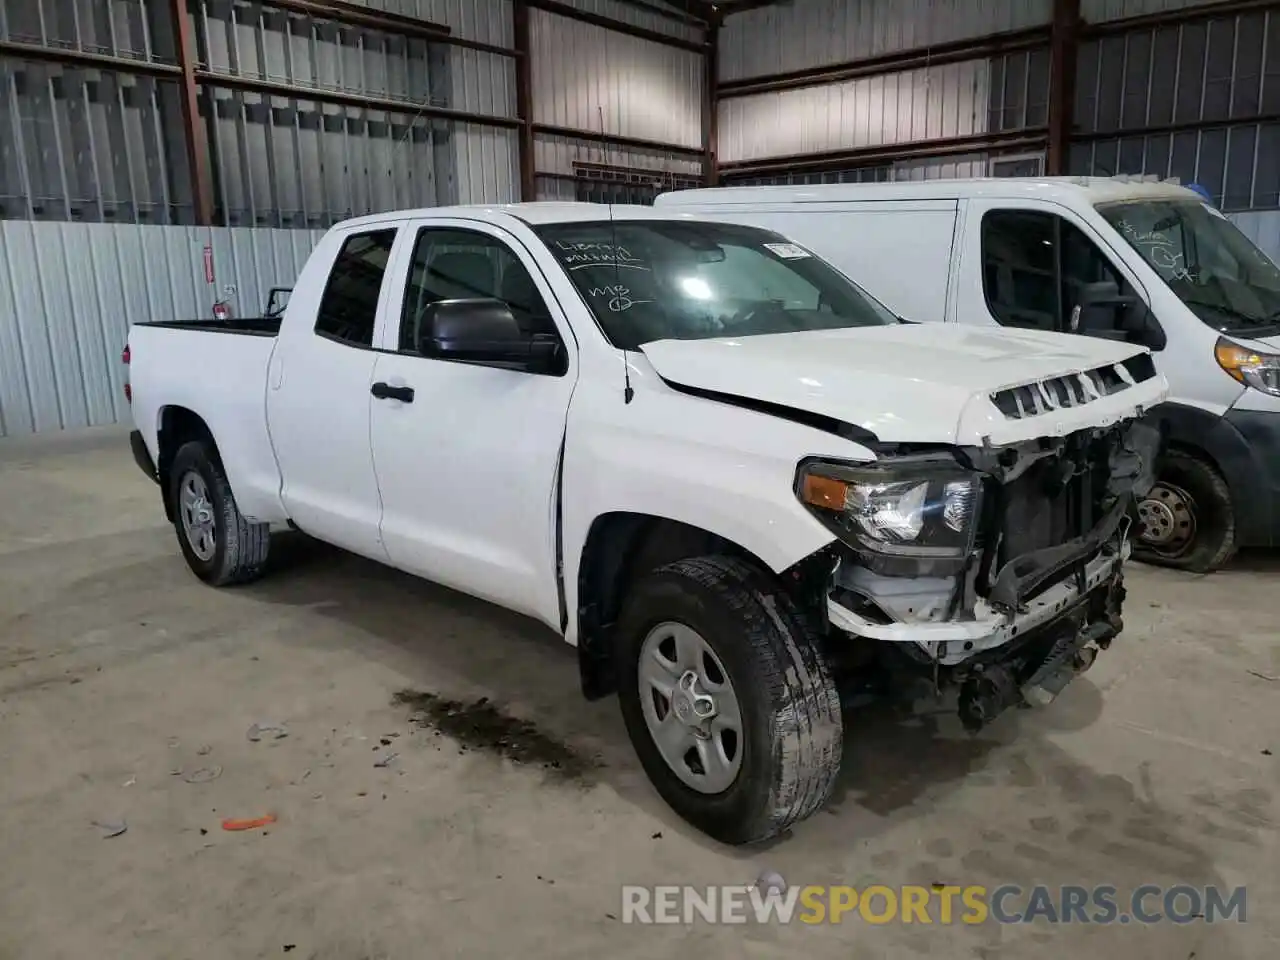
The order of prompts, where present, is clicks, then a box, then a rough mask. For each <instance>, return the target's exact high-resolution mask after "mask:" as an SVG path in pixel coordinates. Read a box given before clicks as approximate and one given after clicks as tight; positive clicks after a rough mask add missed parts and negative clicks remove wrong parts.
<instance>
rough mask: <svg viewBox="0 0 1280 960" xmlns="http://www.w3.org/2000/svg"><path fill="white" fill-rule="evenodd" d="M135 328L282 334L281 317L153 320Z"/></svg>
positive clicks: (265, 334)
mask: <svg viewBox="0 0 1280 960" xmlns="http://www.w3.org/2000/svg"><path fill="white" fill-rule="evenodd" d="M134 326H135V327H162V328H165V329H168V330H201V331H203V332H205V333H239V334H244V335H246V336H250V337H274V336H276V334H278V333H279V332H280V318H279V317H235V318H233V319H231V320H152V321H149V322H146V323H135V324H134Z"/></svg>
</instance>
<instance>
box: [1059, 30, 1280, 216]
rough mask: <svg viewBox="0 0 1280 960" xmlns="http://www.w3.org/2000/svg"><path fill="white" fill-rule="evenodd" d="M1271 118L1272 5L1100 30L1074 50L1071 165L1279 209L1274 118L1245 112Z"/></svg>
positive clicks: (1230, 204)
mask: <svg viewBox="0 0 1280 960" xmlns="http://www.w3.org/2000/svg"><path fill="white" fill-rule="evenodd" d="M1277 115H1280V11H1276V10H1272V11H1265V10H1256V11H1250V12H1246V13H1242V14H1238V15H1232V16H1224V17H1214V18H1211V19H1202V20H1196V21H1192V22H1187V23H1182V24H1175V25H1171V26H1164V27H1159V28H1157V29H1149V28H1148V29H1140V30H1131V31H1128V32H1125V33H1122V34H1118V35H1114V36H1106V37H1103V38H1101V39H1100V40H1093V41H1090V42H1089V43H1086V44H1084V45H1083V46H1082V48H1081V50H1080V63H1079V69H1078V86H1077V97H1076V110H1075V120H1076V126H1077V129H1078V130H1079V139H1078V140H1077V142H1076V143H1075V144H1074V145H1073V147H1072V149H1071V155H1070V172H1071V173H1081V174H1087V173H1098V174H1103V175H1108V174H1114V173H1149V174H1158V175H1160V176H1162V177H1168V176H1175V177H1179V178H1181V179H1182V180H1184V181H1186V182H1195V183H1200V184H1203V185H1204V186H1205V187H1207V188H1208V189H1209V191H1210V192H1211V193H1212V194H1213V195H1214V197H1215V199H1216V202H1217V203H1218V204H1219V205H1220V206H1221V207H1222V208H1223V209H1224V210H1228V211H1231V210H1249V209H1265V208H1274V207H1280V123H1275V122H1262V123H1259V122H1257V121H1256V119H1254V118H1258V117H1266V116H1269V117H1275V116H1277ZM1189 124H1199V125H1201V126H1200V127H1199V128H1197V129H1178V127H1179V126H1181V127H1184V128H1185V127H1186V126H1187V125H1189ZM1170 128H1173V129H1170Z"/></svg>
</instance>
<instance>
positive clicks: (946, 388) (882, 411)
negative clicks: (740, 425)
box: [641, 323, 1168, 446]
mask: <svg viewBox="0 0 1280 960" xmlns="http://www.w3.org/2000/svg"><path fill="white" fill-rule="evenodd" d="M641 349H642V350H643V351H644V354H645V356H646V357H647V358H648V359H649V362H650V363H651V364H652V366H653V368H654V370H655V371H656V372H657V374H658V375H659V376H660V377H662V379H663V380H665V381H667V383H669V384H671V385H672V386H675V387H684V388H689V389H694V390H698V391H703V392H710V393H713V394H719V395H721V396H722V397H724V398H726V399H727V398H739V399H743V400H747V401H757V402H763V403H767V404H771V405H775V406H779V407H786V408H790V409H793V410H798V411H804V412H806V413H809V414H818V415H821V416H824V417H829V418H832V419H835V420H839V421H842V422H844V423H848V424H852V425H854V426H857V427H860V428H862V429H863V430H866V431H869V432H870V433H871V434H874V436H875V438H876V439H878V440H882V441H886V442H894V443H950V444H956V445H960V446H970V445H981V444H983V443H991V444H997V445H998V444H1006V443H1018V442H1022V441H1024V440H1029V439H1032V438H1035V437H1042V436H1062V435H1065V434H1067V433H1072V432H1074V431H1076V430H1081V429H1086V428H1088V427H1098V426H1107V425H1110V424H1112V423H1115V422H1116V421H1118V420H1122V419H1125V418H1127V417H1132V416H1135V415H1137V414H1138V413H1139V412H1140V411H1141V410H1143V409H1146V408H1150V407H1152V406H1154V405H1155V404H1157V403H1159V402H1160V401H1161V400H1163V399H1164V398H1165V397H1166V396H1167V395H1168V384H1167V383H1166V382H1165V379H1164V377H1163V376H1162V375H1160V374H1157V373H1155V372H1154V370H1153V368H1152V367H1151V365H1150V361H1149V357H1148V356H1146V351H1145V350H1144V349H1143V348H1141V347H1135V346H1132V345H1129V344H1123V343H1115V342H1112V341H1107V340H1097V339H1092V338H1089V337H1082V336H1068V335H1065V334H1055V333H1041V332H1038V331H1009V330H972V329H966V328H964V327H957V326H951V325H944V324H940V323H930V324H902V325H894V326H884V327H857V328H852V329H844V330H814V331H805V332H800V333H781V334H768V335H763V336H751V337H737V338H729V337H724V338H718V339H710V340H659V341H655V342H653V343H647V344H645V345H644V346H643V347H642V348H641ZM1144 367H1145V369H1144ZM868 439H870V438H868Z"/></svg>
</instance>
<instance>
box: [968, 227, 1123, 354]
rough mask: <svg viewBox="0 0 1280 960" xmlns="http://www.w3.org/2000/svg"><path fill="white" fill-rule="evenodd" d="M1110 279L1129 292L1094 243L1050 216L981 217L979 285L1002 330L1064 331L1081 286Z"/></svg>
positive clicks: (1077, 300)
mask: <svg viewBox="0 0 1280 960" xmlns="http://www.w3.org/2000/svg"><path fill="white" fill-rule="evenodd" d="M1104 280H1105V281H1110V282H1112V283H1114V284H1116V286H1117V287H1119V288H1120V292H1121V293H1122V294H1129V295H1132V294H1133V292H1134V291H1133V288H1132V287H1130V285H1129V284H1128V283H1127V281H1126V280H1125V279H1124V276H1123V275H1122V274H1121V273H1120V271H1119V270H1117V269H1116V268H1115V265H1114V264H1113V263H1112V262H1111V260H1110V259H1108V257H1107V256H1106V254H1104V253H1103V252H1102V251H1101V250H1099V249H1098V247H1097V245H1096V244H1095V243H1094V242H1093V241H1092V240H1090V239H1089V238H1088V237H1087V236H1086V235H1085V234H1084V233H1082V232H1081V231H1080V230H1079V228H1077V227H1076V226H1075V225H1074V224H1072V223H1069V222H1068V221H1066V220H1064V219H1062V218H1061V217H1058V216H1055V215H1054V214H1051V213H1040V212H1037V211H1033V210H993V211H991V212H989V213H988V214H986V216H984V217H983V219H982V287H983V292H984V293H985V294H986V298H987V306H988V308H989V309H990V310H991V313H992V315H993V316H994V317H995V318H996V320H997V321H999V322H1000V323H1001V324H1003V325H1004V326H1006V327H1023V328H1028V329H1033V330H1050V331H1058V332H1064V333H1065V332H1069V330H1070V318H1071V314H1072V311H1073V310H1074V309H1075V307H1076V306H1077V305H1078V304H1079V303H1080V294H1081V291H1082V290H1083V289H1084V287H1085V286H1087V285H1088V284H1091V283H1098V282H1099V281H1104Z"/></svg>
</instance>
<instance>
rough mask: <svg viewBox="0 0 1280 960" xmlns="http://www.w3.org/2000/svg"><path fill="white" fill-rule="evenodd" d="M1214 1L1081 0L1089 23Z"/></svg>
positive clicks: (1162, 11) (1081, 9) (1081, 13)
mask: <svg viewBox="0 0 1280 960" xmlns="http://www.w3.org/2000/svg"><path fill="white" fill-rule="evenodd" d="M1214 2H1215V0H1080V16H1081V17H1083V18H1084V20H1085V21H1086V22H1087V23H1104V22H1106V21H1108V20H1123V19H1124V18H1125V17H1143V16H1147V15H1149V14H1153V13H1165V12H1167V11H1169V10H1185V9H1186V8H1187V7H1199V6H1204V5H1205V4H1206V3H1214Z"/></svg>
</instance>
